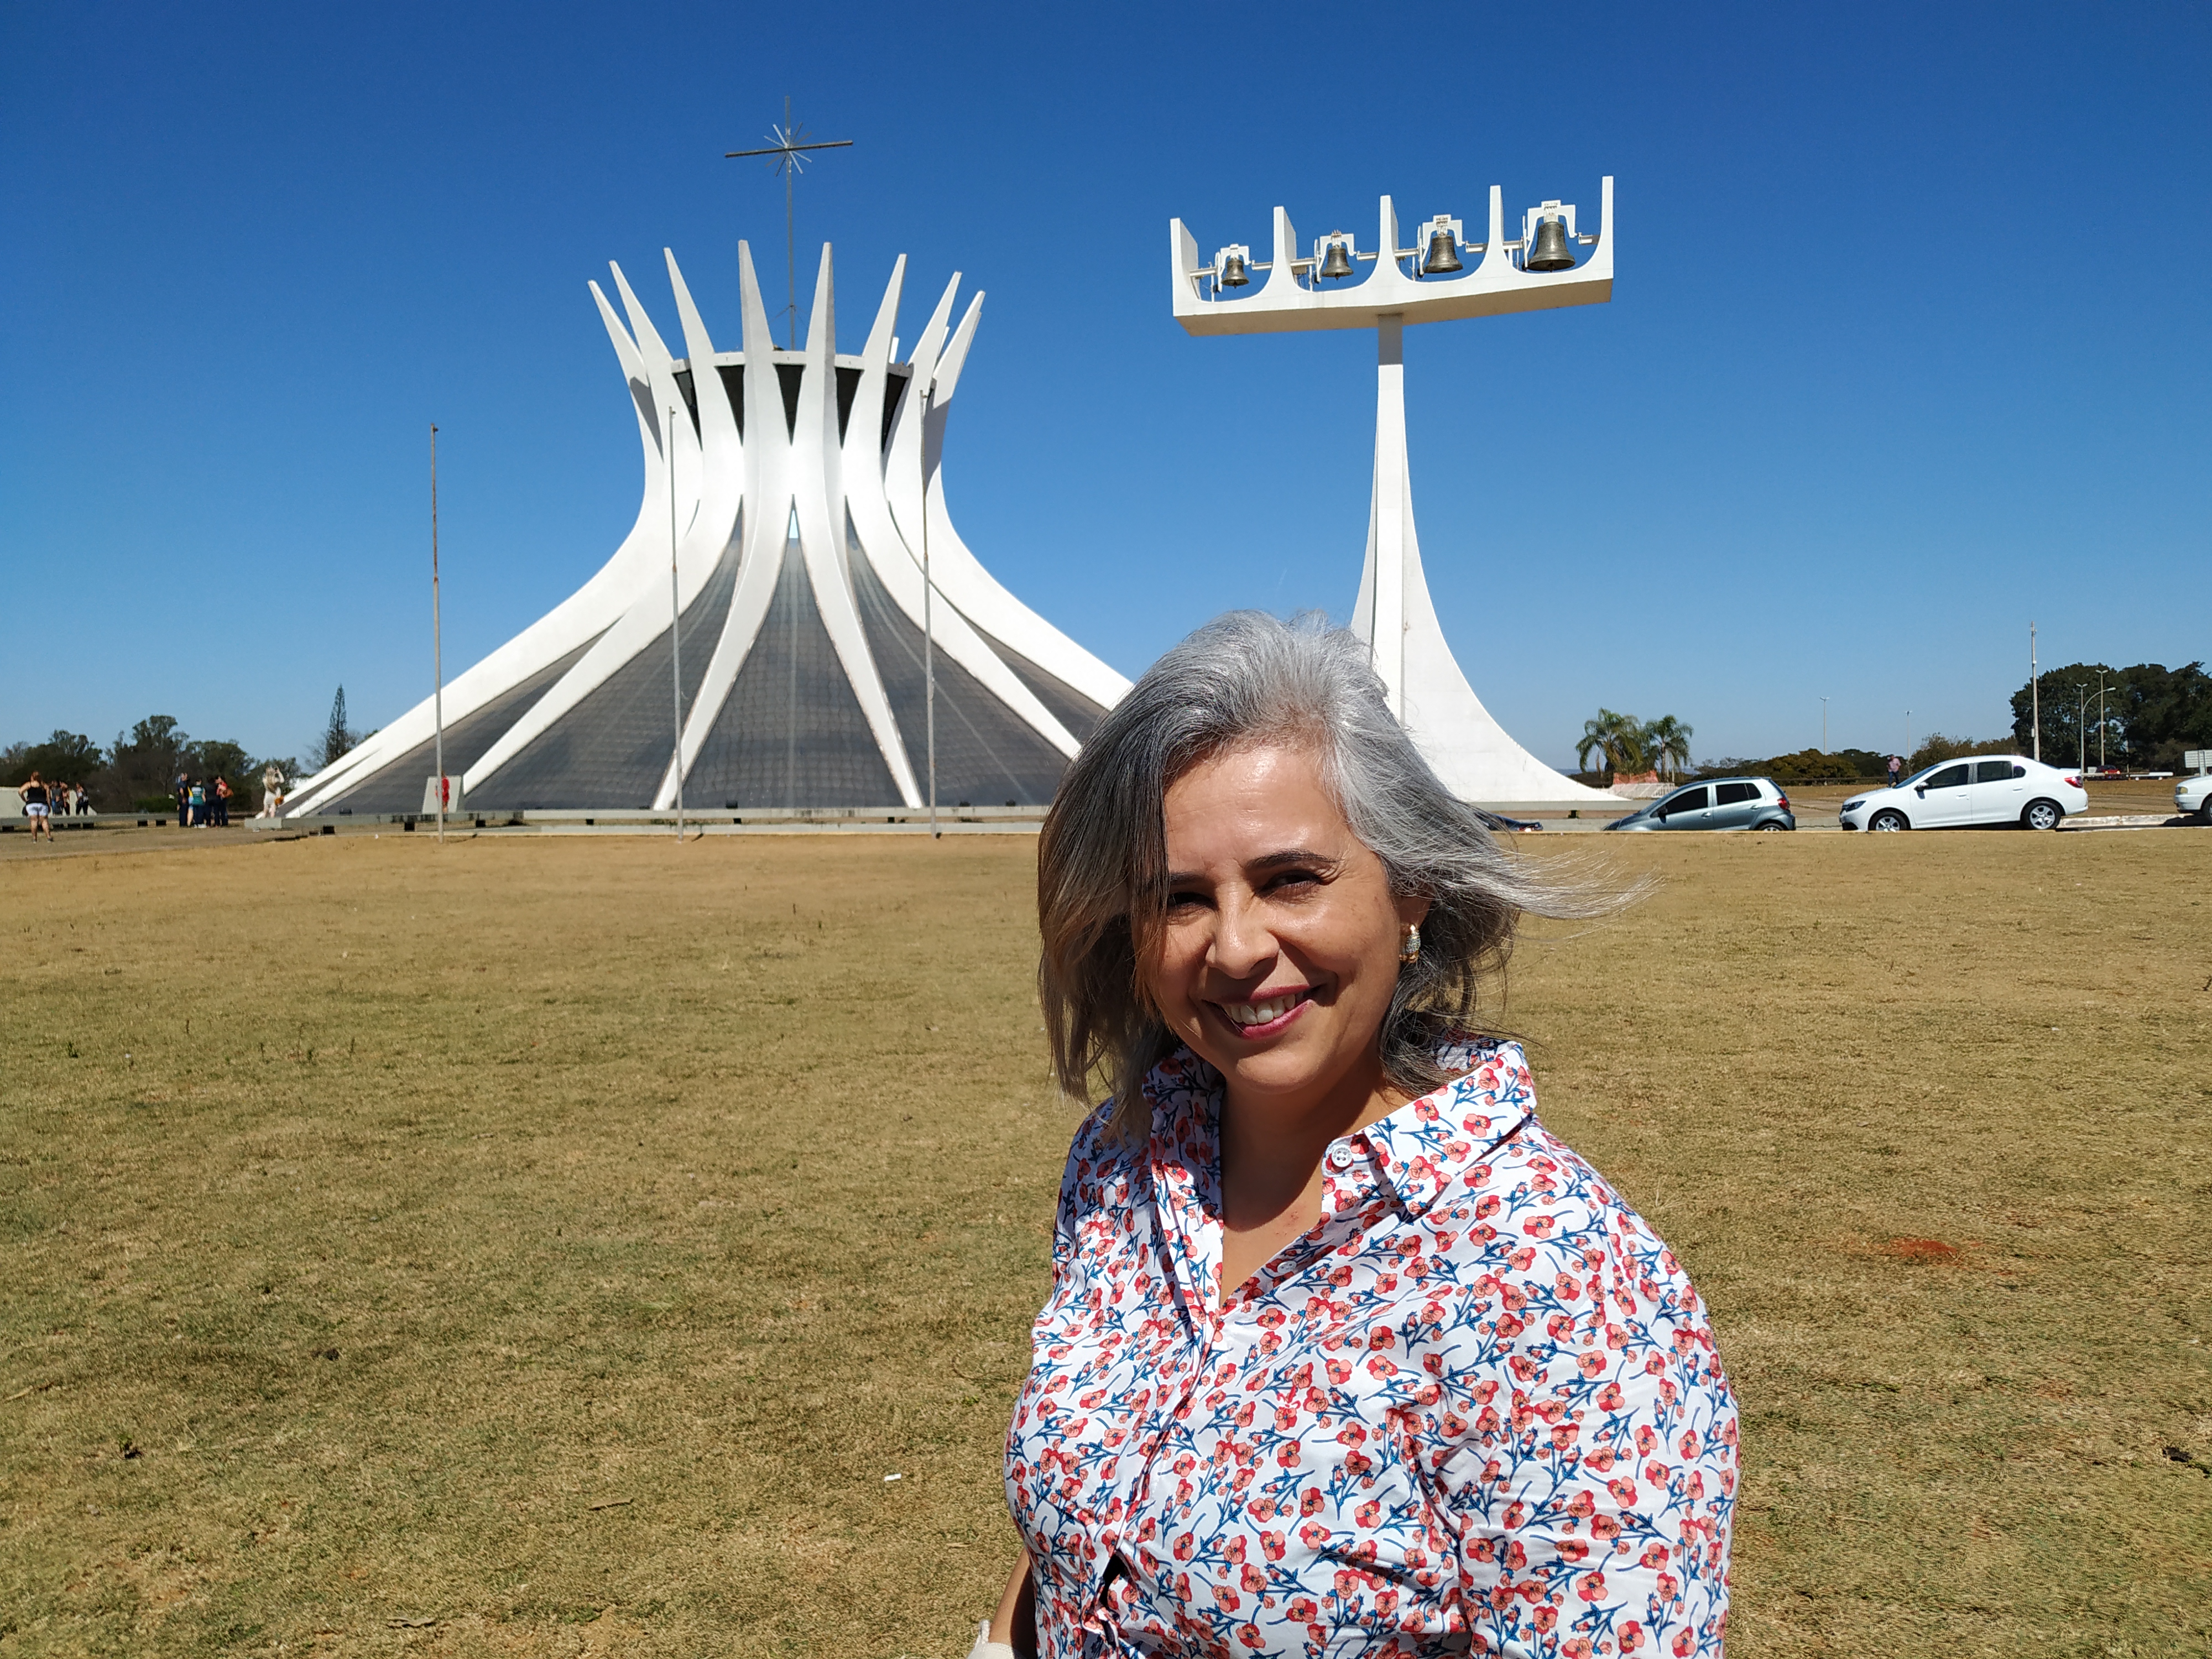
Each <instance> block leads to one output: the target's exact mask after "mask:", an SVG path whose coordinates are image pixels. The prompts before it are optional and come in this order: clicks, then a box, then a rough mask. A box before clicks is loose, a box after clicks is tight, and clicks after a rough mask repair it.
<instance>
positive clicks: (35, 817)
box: [15, 772, 54, 847]
mask: <svg viewBox="0 0 2212 1659" xmlns="http://www.w3.org/2000/svg"><path fill="white" fill-rule="evenodd" d="M49 793H50V792H49V791H48V790H47V788H46V785H45V784H44V783H43V782H41V781H40V778H39V775H38V774H37V773H36V772H33V773H32V774H31V775H30V776H29V778H27V780H25V781H23V782H22V783H20V784H18V785H17V786H16V787H15V794H16V797H17V799H20V800H21V802H22V803H23V816H24V817H27V818H28V819H30V821H31V844H32V845H33V846H34V847H35V846H37V845H38V841H39V834H40V831H41V830H43V831H45V832H46V839H47V840H48V841H49V842H51V841H52V840H53V838H54V826H53V820H52V817H50V816H49V814H50V812H51V811H52V805H51V803H50V802H49V800H48V799H47V797H48V794H49Z"/></svg>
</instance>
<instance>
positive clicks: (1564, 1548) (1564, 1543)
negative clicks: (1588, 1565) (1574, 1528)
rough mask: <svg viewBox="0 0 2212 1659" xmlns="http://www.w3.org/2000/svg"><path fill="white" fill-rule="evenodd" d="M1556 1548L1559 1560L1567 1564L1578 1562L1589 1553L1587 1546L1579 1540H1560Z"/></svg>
mask: <svg viewBox="0 0 2212 1659" xmlns="http://www.w3.org/2000/svg"><path fill="white" fill-rule="evenodd" d="M1558 1548H1559V1559H1561V1560H1563V1561H1567V1562H1580V1561H1581V1560H1582V1559H1583V1558H1584V1557H1585V1556H1587V1555H1588V1554H1589V1545H1588V1544H1585V1543H1584V1542H1583V1541H1582V1540H1581V1539H1579V1538H1562V1539H1561V1540H1559V1546H1558Z"/></svg>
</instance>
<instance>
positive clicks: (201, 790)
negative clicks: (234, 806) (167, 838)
mask: <svg viewBox="0 0 2212 1659" xmlns="http://www.w3.org/2000/svg"><path fill="white" fill-rule="evenodd" d="M232 793H234V792H233V790H232V789H231V787H230V780H229V779H228V778H226V777H222V776H220V775H218V776H217V777H216V779H215V780H214V781H212V782H210V781H208V780H207V779H205V778H189V777H186V776H185V775H184V774H183V773H181V772H179V774H178V775H177V787H176V796H177V823H178V824H179V827H180V828H183V829H228V828H229V827H230V798H231V795H232Z"/></svg>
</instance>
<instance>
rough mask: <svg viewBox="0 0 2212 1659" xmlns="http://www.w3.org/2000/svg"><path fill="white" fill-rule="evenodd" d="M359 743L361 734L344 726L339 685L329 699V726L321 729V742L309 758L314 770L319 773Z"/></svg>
mask: <svg viewBox="0 0 2212 1659" xmlns="http://www.w3.org/2000/svg"><path fill="white" fill-rule="evenodd" d="M360 741H361V733H360V732H356V731H355V730H354V729H353V727H351V726H348V725H347V724H346V704H345V687H343V685H341V686H340V687H338V694H337V696H335V697H333V698H331V719H330V724H329V725H327V726H325V727H324V728H323V740H322V742H321V743H320V744H319V745H317V747H316V749H315V750H314V752H313V755H312V756H311V757H310V758H311V759H312V760H313V762H314V763H315V769H316V770H317V771H321V770H322V769H324V768H325V767H326V766H329V765H331V764H332V763H334V762H336V761H337V759H338V757H340V756H342V755H343V754H345V753H346V751H347V750H350V749H351V748H352V747H353V746H354V745H355V744H357V743H359V742H360Z"/></svg>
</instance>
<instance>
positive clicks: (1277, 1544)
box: [1260, 1532, 1297, 1619]
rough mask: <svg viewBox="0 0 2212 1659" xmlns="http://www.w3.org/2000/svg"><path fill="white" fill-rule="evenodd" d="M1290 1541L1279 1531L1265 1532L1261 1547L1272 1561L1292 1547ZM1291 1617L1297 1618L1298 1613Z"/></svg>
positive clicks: (1262, 1535)
mask: <svg viewBox="0 0 2212 1659" xmlns="http://www.w3.org/2000/svg"><path fill="white" fill-rule="evenodd" d="M1289 1547H1290V1540H1289V1539H1287V1538H1285V1537H1284V1536H1283V1534H1280V1533H1279V1532H1263V1533H1261V1534H1260V1548H1261V1551H1262V1553H1265V1554H1266V1556H1267V1559H1269V1560H1270V1561H1279V1560H1281V1559H1283V1552H1284V1551H1285V1550H1286V1549H1287V1548H1289ZM1291 1617H1292V1618H1293V1619H1295V1618H1297V1614H1296V1613H1292V1614H1291Z"/></svg>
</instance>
